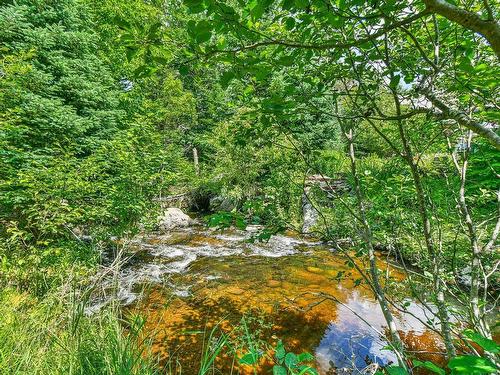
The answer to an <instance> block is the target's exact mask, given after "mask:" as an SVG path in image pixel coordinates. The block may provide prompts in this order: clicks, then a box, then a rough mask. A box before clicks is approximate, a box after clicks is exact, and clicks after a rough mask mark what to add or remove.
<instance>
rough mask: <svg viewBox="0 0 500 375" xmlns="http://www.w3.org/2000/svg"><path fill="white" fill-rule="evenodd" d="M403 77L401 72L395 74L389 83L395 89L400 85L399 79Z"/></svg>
mask: <svg viewBox="0 0 500 375" xmlns="http://www.w3.org/2000/svg"><path fill="white" fill-rule="evenodd" d="M400 79H401V76H400V75H399V74H394V75H393V76H392V78H391V82H390V83H389V86H390V87H392V88H393V89H395V88H396V87H398V85H399V81H400Z"/></svg>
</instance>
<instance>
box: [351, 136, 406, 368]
mask: <svg viewBox="0 0 500 375" xmlns="http://www.w3.org/2000/svg"><path fill="white" fill-rule="evenodd" d="M344 135H345V136H346V138H347V141H348V145H349V158H350V161H351V174H352V176H353V180H354V191H355V194H356V200H357V205H358V211H359V217H360V219H361V224H362V237H363V240H364V241H365V244H366V246H367V248H368V256H369V260H370V276H371V279H372V284H373V290H374V292H375V296H376V298H377V301H378V303H379V305H380V309H381V310H382V314H383V315H384V318H385V321H386V323H387V326H388V328H389V332H390V335H391V343H392V345H393V346H394V348H395V349H396V351H397V353H396V354H397V355H398V361H399V364H400V366H403V367H405V368H406V363H405V361H404V358H403V352H404V347H403V343H402V342H401V338H400V337H399V333H398V330H397V327H396V323H395V322H394V318H393V316H392V313H391V311H390V309H389V305H388V303H387V299H386V297H385V293H384V290H383V288H382V286H381V284H380V279H379V271H378V268H377V258H376V256H375V251H374V249H373V235H372V231H371V227H370V224H369V222H368V220H367V218H366V211H365V206H364V204H363V201H364V200H363V193H362V192H361V183H360V181H359V178H358V174H357V169H356V158H355V151H354V142H353V130H352V128H350V129H349V130H347V131H346V132H344Z"/></svg>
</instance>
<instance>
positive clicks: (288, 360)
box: [285, 353, 299, 368]
mask: <svg viewBox="0 0 500 375" xmlns="http://www.w3.org/2000/svg"><path fill="white" fill-rule="evenodd" d="M298 362H299V361H298V359H297V355H296V354H295V353H286V355H285V365H286V366H287V367H288V368H293V367H294V366H295V365H296V364H297V363H298Z"/></svg>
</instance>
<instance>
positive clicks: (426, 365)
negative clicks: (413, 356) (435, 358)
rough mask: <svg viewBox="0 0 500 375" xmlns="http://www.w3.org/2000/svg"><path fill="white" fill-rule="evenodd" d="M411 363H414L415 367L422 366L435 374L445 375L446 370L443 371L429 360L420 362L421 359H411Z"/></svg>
mask: <svg viewBox="0 0 500 375" xmlns="http://www.w3.org/2000/svg"><path fill="white" fill-rule="evenodd" d="M413 364H414V365H415V367H423V368H425V369H427V370H430V371H432V372H434V373H436V374H439V375H446V371H444V370H443V369H442V368H440V367H438V366H436V365H435V364H434V363H432V362H429V361H425V362H421V361H416V360H415V361H413Z"/></svg>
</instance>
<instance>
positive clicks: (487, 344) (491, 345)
mask: <svg viewBox="0 0 500 375" xmlns="http://www.w3.org/2000/svg"><path fill="white" fill-rule="evenodd" d="M463 333H464V336H465V337H467V338H468V339H470V340H471V341H473V342H475V343H476V344H478V345H479V346H480V347H481V348H483V349H484V350H486V351H487V352H490V353H494V354H496V353H498V350H499V347H500V346H499V345H498V344H497V343H496V342H495V341H493V340H490V339H488V338H486V337H483V336H482V335H481V334H479V333H477V332H474V331H473V330H471V329H467V330H465V331H464V332H463Z"/></svg>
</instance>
